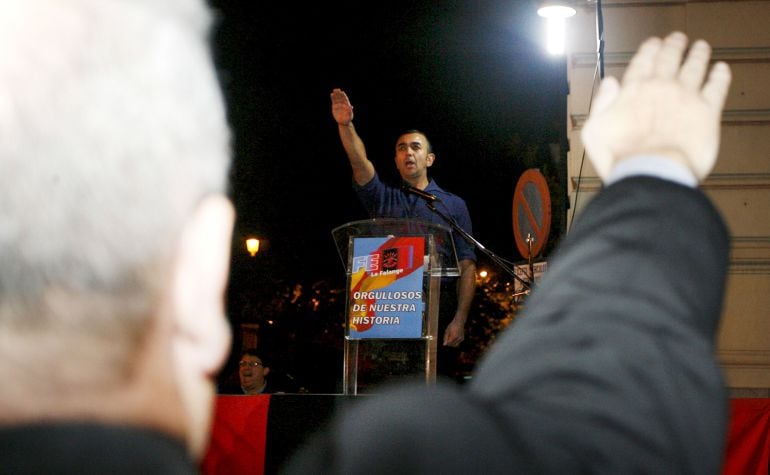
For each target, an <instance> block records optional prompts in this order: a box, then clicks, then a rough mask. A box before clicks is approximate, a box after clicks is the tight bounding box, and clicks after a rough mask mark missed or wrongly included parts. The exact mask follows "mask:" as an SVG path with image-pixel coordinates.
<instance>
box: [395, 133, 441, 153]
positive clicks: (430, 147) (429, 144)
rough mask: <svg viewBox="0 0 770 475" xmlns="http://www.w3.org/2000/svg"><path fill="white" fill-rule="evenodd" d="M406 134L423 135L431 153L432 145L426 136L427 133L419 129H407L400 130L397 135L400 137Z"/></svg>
mask: <svg viewBox="0 0 770 475" xmlns="http://www.w3.org/2000/svg"><path fill="white" fill-rule="evenodd" d="M406 134H420V135H422V136H423V137H425V142H426V143H427V144H428V153H433V145H432V144H431V143H430V139H429V138H428V135H427V134H426V133H425V132H423V131H422V130H419V129H407V130H405V131H403V132H401V133H400V134H399V135H398V137H399V138H401V137H403V136H404V135H406Z"/></svg>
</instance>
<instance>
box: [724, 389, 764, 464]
mask: <svg viewBox="0 0 770 475" xmlns="http://www.w3.org/2000/svg"><path fill="white" fill-rule="evenodd" d="M769 442H770V399H732V400H731V401H730V429H729V433H728V436H727V452H726V453H725V465H724V470H723V471H722V473H723V475H760V474H762V475H767V469H768V463H770V443H769Z"/></svg>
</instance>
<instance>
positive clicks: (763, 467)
mask: <svg viewBox="0 0 770 475" xmlns="http://www.w3.org/2000/svg"><path fill="white" fill-rule="evenodd" d="M269 407H270V396H269V395H264V396H219V397H218V398H217V404H216V411H215V414H214V424H213V431H212V435H211V443H210V445H209V450H208V453H207V454H206V457H205V458H204V460H203V462H202V464H201V471H202V472H203V474H204V475H264V471H265V444H266V442H267V437H268V434H267V418H268V410H269ZM768 463H770V399H733V400H731V401H730V427H729V432H728V437H727V447H726V452H725V463H724V470H723V472H722V473H723V475H760V474H761V475H767V474H768Z"/></svg>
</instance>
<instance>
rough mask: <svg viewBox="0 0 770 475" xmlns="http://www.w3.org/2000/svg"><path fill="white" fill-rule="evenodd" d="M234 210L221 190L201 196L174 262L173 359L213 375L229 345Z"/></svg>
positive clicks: (187, 369)
mask: <svg viewBox="0 0 770 475" xmlns="http://www.w3.org/2000/svg"><path fill="white" fill-rule="evenodd" d="M234 220H235V213H234V210H233V206H232V204H231V203H230V201H229V200H228V199H227V198H225V197H224V196H222V195H210V196H207V197H206V198H204V199H203V201H201V203H200V204H199V205H198V207H197V209H196V210H195V212H194V214H193V215H192V217H191V218H190V219H189V221H188V222H187V224H186V225H185V227H184V230H183V232H182V236H181V238H180V240H179V247H178V249H177V255H176V262H175V266H174V284H173V295H172V299H173V300H172V302H173V307H174V308H173V314H174V334H173V338H174V359H175V361H174V363H175V365H180V364H181V365H183V366H184V368H180V367H178V366H177V368H176V370H177V371H185V372H188V374H193V373H197V374H198V375H201V376H203V375H207V376H214V375H215V374H216V373H217V372H218V371H219V369H220V367H221V366H222V364H223V363H224V360H225V357H226V356H227V354H228V352H229V350H230V340H231V335H230V327H229V325H228V323H227V320H226V318H225V315H224V292H225V286H226V285H227V277H228V274H229V272H228V271H229V264H230V247H231V239H232V230H233V223H234Z"/></svg>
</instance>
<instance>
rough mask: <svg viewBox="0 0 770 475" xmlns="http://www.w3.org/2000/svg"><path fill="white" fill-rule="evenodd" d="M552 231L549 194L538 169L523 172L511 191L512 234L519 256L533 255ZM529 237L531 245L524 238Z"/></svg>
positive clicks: (538, 252) (541, 249)
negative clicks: (514, 188)
mask: <svg viewBox="0 0 770 475" xmlns="http://www.w3.org/2000/svg"><path fill="white" fill-rule="evenodd" d="M550 232H551V194H550V192H549V191H548V183H547V182H546V181H545V177H544V176H543V174H542V173H540V170H537V169H535V168H530V169H529V170H527V171H525V172H524V173H522V175H521V178H519V181H518V183H516V190H515V191H514V192H513V235H514V237H515V238H516V248H517V249H518V250H519V254H521V256H522V257H524V258H525V259H526V258H530V257H531V258H534V257H536V256H537V255H538V254H540V253H541V252H542V251H543V248H544V247H545V243H546V242H548V233H550ZM528 238H529V239H531V241H532V242H531V244H530V245H531V253H532V255H531V256H530V245H528V243H527V240H528Z"/></svg>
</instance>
